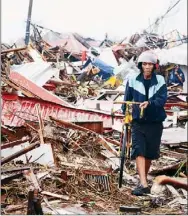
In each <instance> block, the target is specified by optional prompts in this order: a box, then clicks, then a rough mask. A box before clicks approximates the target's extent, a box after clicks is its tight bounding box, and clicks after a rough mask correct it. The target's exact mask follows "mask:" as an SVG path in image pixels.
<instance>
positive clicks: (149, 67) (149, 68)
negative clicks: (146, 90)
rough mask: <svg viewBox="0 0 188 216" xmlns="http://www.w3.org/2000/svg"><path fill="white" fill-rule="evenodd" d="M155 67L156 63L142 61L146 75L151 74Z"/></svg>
mask: <svg viewBox="0 0 188 216" xmlns="http://www.w3.org/2000/svg"><path fill="white" fill-rule="evenodd" d="M153 68H154V64H153V63H150V62H143V63H142V70H143V72H144V74H145V75H146V76H150V75H151V73H152V71H153Z"/></svg>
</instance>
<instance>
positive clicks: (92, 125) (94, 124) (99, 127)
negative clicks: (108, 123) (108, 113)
mask: <svg viewBox="0 0 188 216" xmlns="http://www.w3.org/2000/svg"><path fill="white" fill-rule="evenodd" d="M74 123H75V124H76V125H79V126H82V127H84V128H87V129H89V130H92V131H94V132H96V133H99V134H102V133H103V122H102V121H84V122H83V121H82V122H80V121H77V122H74Z"/></svg>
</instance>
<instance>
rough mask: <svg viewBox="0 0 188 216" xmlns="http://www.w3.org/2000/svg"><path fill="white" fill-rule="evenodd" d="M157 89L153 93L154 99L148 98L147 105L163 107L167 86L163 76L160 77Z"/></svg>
mask: <svg viewBox="0 0 188 216" xmlns="http://www.w3.org/2000/svg"><path fill="white" fill-rule="evenodd" d="M159 86H160V87H159V89H158V90H157V92H156V94H155V99H152V98H151V99H149V105H151V106H156V107H164V105H165V103H166V101H167V86H166V83H165V79H164V77H162V76H161V77H160V80H159Z"/></svg>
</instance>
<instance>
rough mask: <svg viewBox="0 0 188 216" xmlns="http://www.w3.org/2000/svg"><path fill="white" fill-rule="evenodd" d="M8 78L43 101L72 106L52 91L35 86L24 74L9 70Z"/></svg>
mask: <svg viewBox="0 0 188 216" xmlns="http://www.w3.org/2000/svg"><path fill="white" fill-rule="evenodd" d="M9 79H10V80H11V81H12V82H14V83H15V84H17V85H20V86H22V87H24V88H25V89H27V90H28V91H29V92H31V93H33V94H34V95H36V96H37V97H39V98H41V99H43V100H45V101H50V102H54V103H56V104H60V105H64V106H68V107H73V106H72V105H71V104H69V103H68V102H66V101H64V100H62V99H60V98H59V97H57V96H56V95H53V94H52V93H50V92H48V91H47V90H46V89H44V88H42V87H40V86H37V85H36V84H35V83H34V82H32V81H30V80H28V79H27V78H25V77H24V76H22V75H21V74H19V73H17V72H11V74H10V76H9Z"/></svg>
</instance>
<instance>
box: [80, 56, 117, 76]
mask: <svg viewBox="0 0 188 216" xmlns="http://www.w3.org/2000/svg"><path fill="white" fill-rule="evenodd" d="M90 63H91V64H92V65H93V66H95V67H98V68H99V69H100V72H99V73H98V76H100V77H101V76H102V79H103V80H107V79H109V78H110V77H111V76H113V75H114V73H113V70H114V68H113V67H111V66H110V65H107V64H106V63H105V62H103V61H101V60H100V59H97V58H96V59H94V61H91V59H88V60H87V62H86V63H85V64H84V65H83V68H86V67H87V66H88V65H89V64H90Z"/></svg>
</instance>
